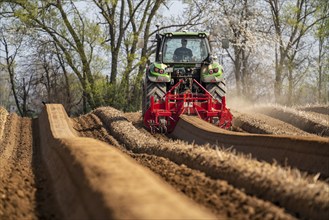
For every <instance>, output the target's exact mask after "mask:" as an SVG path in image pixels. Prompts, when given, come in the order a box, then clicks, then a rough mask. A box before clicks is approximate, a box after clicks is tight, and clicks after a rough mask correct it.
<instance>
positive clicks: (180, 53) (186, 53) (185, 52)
mask: <svg viewBox="0 0 329 220" xmlns="http://www.w3.org/2000/svg"><path fill="white" fill-rule="evenodd" d="M181 43H182V46H181V47H179V48H177V49H176V50H175V52H174V61H182V60H191V58H192V57H193V53H192V50H191V49H189V48H187V47H186V45H187V40H186V39H185V38H183V39H182V40H181Z"/></svg>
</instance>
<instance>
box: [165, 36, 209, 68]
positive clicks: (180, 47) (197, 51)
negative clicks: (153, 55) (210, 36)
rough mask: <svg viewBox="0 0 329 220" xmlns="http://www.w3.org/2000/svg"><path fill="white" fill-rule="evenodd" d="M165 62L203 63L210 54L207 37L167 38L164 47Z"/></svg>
mask: <svg viewBox="0 0 329 220" xmlns="http://www.w3.org/2000/svg"><path fill="white" fill-rule="evenodd" d="M162 48H163V49H162V53H163V57H162V59H163V63H201V62H202V61H204V60H205V59H206V58H207V57H208V54H209V49H208V45H207V39H206V38H199V37H184V38H183V37H173V38H166V39H165V41H164V44H163V47H162Z"/></svg>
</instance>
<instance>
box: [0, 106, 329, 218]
mask: <svg viewBox="0 0 329 220" xmlns="http://www.w3.org/2000/svg"><path fill="white" fill-rule="evenodd" d="M327 110H329V107H328V106H317V107H316V108H315V107H314V108H312V107H304V108H302V107H300V108H298V109H297V108H295V109H287V108H283V107H280V106H255V107H253V108H250V109H246V110H244V111H241V110H239V112H238V111H236V110H235V111H233V110H232V112H233V114H234V117H235V120H234V131H222V130H220V129H218V128H216V127H214V126H213V125H210V124H207V123H205V122H203V121H200V120H198V119H197V118H191V117H186V116H184V117H182V119H181V120H180V122H179V124H178V125H177V129H175V132H174V133H173V134H172V135H171V136H170V137H168V136H164V135H151V134H150V133H149V132H147V131H146V130H145V129H144V128H143V126H142V121H141V114H140V113H138V112H136V113H125V114H124V113H122V112H120V111H118V110H116V109H113V108H110V107H106V108H99V109H96V110H94V111H93V112H91V113H89V114H86V115H82V116H80V117H77V118H68V116H67V115H66V113H65V111H64V109H63V107H62V106H61V105H55V104H52V105H46V106H45V109H44V110H43V112H42V114H41V115H40V116H39V118H38V119H36V120H33V121H32V120H31V119H28V118H21V117H18V116H17V115H15V114H8V113H7V112H6V111H5V110H4V109H2V108H1V107H0V219H327V217H328V216H329V185H328V180H326V178H327V177H328V176H329V175H328V174H329V164H328V163H329V160H328V159H329V138H328V136H329V135H328V132H329V126H328V123H329V122H328V121H329V120H328V117H329V114H325V113H327V112H329V111H327ZM172 138H174V139H172ZM197 144H198V145H197Z"/></svg>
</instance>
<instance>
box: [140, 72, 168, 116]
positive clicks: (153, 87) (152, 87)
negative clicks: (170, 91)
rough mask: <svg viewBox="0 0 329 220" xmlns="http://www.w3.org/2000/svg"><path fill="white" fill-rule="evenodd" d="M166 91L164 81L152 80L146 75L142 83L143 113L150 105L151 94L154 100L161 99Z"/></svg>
mask: <svg viewBox="0 0 329 220" xmlns="http://www.w3.org/2000/svg"><path fill="white" fill-rule="evenodd" d="M166 92H167V86H166V83H163V82H161V83H159V82H152V81H150V80H149V79H148V77H147V76H146V79H145V80H144V84H143V100H142V112H143V115H144V114H145V112H146V111H147V109H148V108H149V107H150V105H151V96H153V97H154V102H158V101H159V100H161V99H162V98H163V97H164V95H165V94H166Z"/></svg>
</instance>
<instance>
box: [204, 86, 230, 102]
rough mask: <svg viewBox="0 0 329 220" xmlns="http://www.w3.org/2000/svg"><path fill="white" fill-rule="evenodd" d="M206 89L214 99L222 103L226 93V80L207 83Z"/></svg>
mask: <svg viewBox="0 0 329 220" xmlns="http://www.w3.org/2000/svg"><path fill="white" fill-rule="evenodd" d="M206 90H207V91H208V92H209V93H210V94H211V95H212V96H213V97H214V99H216V100H217V101H218V102H220V103H222V99H223V97H224V96H225V94H226V84H225V81H224V80H222V81H220V82H218V83H207V84H206Z"/></svg>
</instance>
